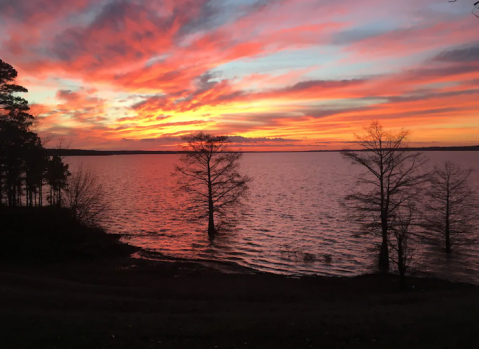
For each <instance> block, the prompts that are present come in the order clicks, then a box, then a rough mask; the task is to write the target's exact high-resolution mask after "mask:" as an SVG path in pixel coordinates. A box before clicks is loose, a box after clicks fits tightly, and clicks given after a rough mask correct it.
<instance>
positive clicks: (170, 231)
mask: <svg viewBox="0 0 479 349" xmlns="http://www.w3.org/2000/svg"><path fill="white" fill-rule="evenodd" d="M425 154H426V155H427V156H428V157H429V158H430V164H435V163H437V164H440V163H442V162H444V161H446V160H450V161H454V162H456V163H458V164H460V165H462V166H464V167H474V166H476V167H477V166H478V164H479V161H478V160H479V152H427V153H425ZM178 158H179V156H178V155H123V156H99V157H68V158H66V159H65V161H66V162H67V163H69V164H70V167H71V170H74V169H75V168H76V167H78V166H79V165H80V164H83V166H84V168H88V169H91V170H92V171H94V172H95V173H96V174H97V175H98V176H99V178H100V180H101V182H102V184H103V187H104V188H105V189H106V191H107V197H108V200H109V202H110V210H109V213H108V219H107V220H105V221H104V222H103V225H104V227H105V228H106V229H107V231H108V232H111V233H121V234H125V239H126V240H127V241H128V242H129V243H130V244H132V245H135V246H139V247H142V248H144V249H147V250H149V251H152V252H161V253H162V254H164V255H167V256H172V257H181V258H190V259H201V260H217V261H218V260H219V261H228V262H234V263H237V264H239V265H241V266H246V267H251V268H254V269H257V270H260V271H267V272H273V273H281V274H287V275H305V274H317V275H328V276H353V275H359V274H364V273H368V272H373V271H374V270H375V269H374V266H375V254H374V253H372V252H371V250H372V249H374V247H375V244H376V243H377V242H378V241H379V240H378V238H377V237H374V236H370V235H367V236H364V235H360V234H357V232H358V227H357V226H356V225H355V224H352V223H351V219H350V218H349V216H348V212H347V210H345V209H344V208H343V207H342V206H341V204H340V201H341V199H342V198H344V196H345V195H346V194H348V193H350V192H351V191H352V190H354V189H355V188H356V187H357V184H356V179H357V178H358V177H359V176H362V175H364V173H365V172H364V170H363V169H362V168H361V167H359V166H353V165H351V164H350V163H348V162H347V161H345V160H343V159H342V158H341V156H340V154H339V153H247V154H245V155H244V157H243V159H242V160H241V171H242V172H243V173H244V174H247V175H248V176H250V177H252V178H253V182H252V183H251V185H250V195H249V198H248V202H247V206H246V207H245V215H244V216H243V217H241V222H240V224H239V225H238V226H237V227H236V229H235V230H234V231H233V232H231V233H229V234H228V235H225V236H221V237H219V238H218V239H216V240H215V243H214V244H211V243H210V242H209V240H208V237H207V233H206V225H205V223H206V222H203V221H200V222H199V221H190V220H188V219H187V217H185V213H184V208H185V207H186V203H185V199H184V198H183V197H181V196H178V195H177V191H176V190H175V186H176V181H175V179H174V178H172V176H171V173H172V172H173V169H174V165H175V163H177V162H178ZM471 180H472V183H474V185H476V186H477V187H479V168H478V171H477V172H476V173H474V176H473V178H471ZM478 230H479V227H478ZM416 260H417V262H416V263H415V265H414V269H415V270H417V271H418V272H421V273H427V274H432V275H439V276H441V277H444V278H449V279H454V280H463V281H474V282H479V248H478V247H477V245H469V246H465V247H464V248H463V249H461V250H460V251H454V254H453V256H452V257H449V258H447V257H446V256H445V254H443V253H441V251H440V250H439V249H438V248H433V247H420V249H418V250H417V251H416Z"/></svg>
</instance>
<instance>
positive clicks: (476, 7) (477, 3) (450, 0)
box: [449, 0, 479, 18]
mask: <svg viewBox="0 0 479 349" xmlns="http://www.w3.org/2000/svg"><path fill="white" fill-rule="evenodd" d="M449 2H457V0H449ZM473 6H474V8H473V9H472V14H473V15H474V16H476V17H478V18H479V14H478V13H477V11H475V10H479V1H476V2H475V3H474V4H473Z"/></svg>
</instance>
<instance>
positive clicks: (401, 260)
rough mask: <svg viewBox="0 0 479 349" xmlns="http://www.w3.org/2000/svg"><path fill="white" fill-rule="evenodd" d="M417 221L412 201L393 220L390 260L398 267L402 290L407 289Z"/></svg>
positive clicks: (390, 236) (396, 213)
mask: <svg viewBox="0 0 479 349" xmlns="http://www.w3.org/2000/svg"><path fill="white" fill-rule="evenodd" d="M416 219H417V209H416V207H415V204H414V203H413V202H412V201H410V202H408V203H406V204H404V205H403V206H402V207H400V208H399V209H398V210H397V211H396V212H395V214H394V216H393V217H392V219H391V228H390V235H389V247H390V250H391V252H392V253H391V254H390V256H389V258H390V260H391V261H392V262H393V263H394V264H395V265H396V269H397V273H398V275H399V281H400V285H401V288H402V289H404V288H405V280H406V272H407V270H408V268H409V266H410V264H411V262H412V259H413V253H414V249H413V248H412V246H411V245H412V243H411V242H412V241H411V240H412V237H413V236H414V233H413V227H414V225H415V222H414V221H415V220H416Z"/></svg>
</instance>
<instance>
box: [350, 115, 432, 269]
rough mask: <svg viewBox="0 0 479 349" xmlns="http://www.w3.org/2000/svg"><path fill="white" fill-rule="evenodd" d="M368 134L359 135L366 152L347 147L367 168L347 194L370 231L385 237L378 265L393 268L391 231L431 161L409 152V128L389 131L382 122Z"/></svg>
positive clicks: (354, 161) (358, 161) (375, 124)
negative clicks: (351, 190)
mask: <svg viewBox="0 0 479 349" xmlns="http://www.w3.org/2000/svg"><path fill="white" fill-rule="evenodd" d="M365 131H366V135H365V136H356V138H357V144H358V145H360V146H361V148H362V151H355V150H343V151H341V154H342V155H343V157H344V158H345V159H347V160H350V161H351V162H352V163H353V164H356V165H361V166H363V167H364V168H365V169H367V172H366V174H365V175H364V176H363V177H360V178H359V179H358V188H360V190H359V191H357V192H356V193H353V194H351V195H348V196H347V197H346V203H347V205H348V206H349V207H350V208H352V209H353V210H354V212H355V214H357V215H358V219H359V220H361V221H362V222H363V225H364V228H365V229H366V231H368V232H370V233H374V234H378V235H380V236H381V238H382V241H381V249H380V253H379V257H378V268H379V270H381V271H388V270H389V249H388V246H389V243H388V238H389V233H390V230H391V222H392V220H393V218H394V216H395V213H396V212H397V211H398V210H399V209H400V208H401V207H402V206H403V205H404V204H406V203H408V202H409V201H410V200H411V199H412V198H413V197H414V196H415V195H416V194H417V192H418V190H419V187H420V184H422V183H423V182H424V181H425V179H426V175H425V174H424V173H422V171H420V169H421V167H422V166H423V165H424V164H425V163H426V162H427V160H426V158H425V157H424V156H423V155H422V154H421V153H418V152H411V151H405V150H404V149H402V147H404V146H405V144H404V143H405V141H406V137H407V136H408V134H409V132H408V131H404V130H403V131H400V132H398V133H392V132H388V131H385V130H384V129H383V127H382V126H381V125H380V124H379V122H378V121H373V122H372V123H371V125H370V126H369V127H367V128H365Z"/></svg>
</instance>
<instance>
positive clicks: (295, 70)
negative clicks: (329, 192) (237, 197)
mask: <svg viewBox="0 0 479 349" xmlns="http://www.w3.org/2000/svg"><path fill="white" fill-rule="evenodd" d="M472 4H473V1H471V0H458V1H457V2H455V3H449V2H448V1H447V0H397V1H394V0H357V1H352V0H68V1H64V0H0V8H1V9H2V10H1V11H0V33H1V34H0V59H2V60H4V61H5V62H7V63H9V64H11V65H13V66H14V67H15V68H16V69H17V70H18V72H19V78H18V81H17V83H19V84H21V85H23V86H25V87H26V88H27V89H28V90H29V93H28V94H25V95H24V97H25V98H27V99H28V100H29V101H30V103H32V104H33V105H32V113H33V114H34V115H35V116H37V119H38V122H37V124H36V125H35V127H36V130H37V131H38V132H39V134H40V135H41V136H43V137H46V138H48V139H50V142H58V141H59V140H60V139H63V142H64V144H65V142H66V143H68V145H69V147H70V148H72V149H102V150H103V149H104V150H177V149H178V145H179V144H180V143H181V136H182V135H185V134H189V133H192V132H198V131H204V132H209V133H212V134H216V135H228V136H230V137H231V140H232V142H233V144H234V146H235V147H239V148H241V149H244V150H276V151H278V150H327V149H340V148H344V147H347V146H350V145H351V144H354V140H355V134H361V132H362V128H364V127H365V126H367V125H368V124H369V123H370V122H371V120H379V121H380V122H381V123H382V124H383V126H384V127H385V128H387V129H390V130H392V131H397V130H400V129H401V128H405V129H409V130H410V131H411V135H410V138H409V142H410V145H412V146H454V145H477V144H479V98H478V96H479V19H478V18H476V17H475V16H474V15H473V14H471V10H472V8H473V6H472Z"/></svg>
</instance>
